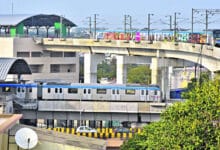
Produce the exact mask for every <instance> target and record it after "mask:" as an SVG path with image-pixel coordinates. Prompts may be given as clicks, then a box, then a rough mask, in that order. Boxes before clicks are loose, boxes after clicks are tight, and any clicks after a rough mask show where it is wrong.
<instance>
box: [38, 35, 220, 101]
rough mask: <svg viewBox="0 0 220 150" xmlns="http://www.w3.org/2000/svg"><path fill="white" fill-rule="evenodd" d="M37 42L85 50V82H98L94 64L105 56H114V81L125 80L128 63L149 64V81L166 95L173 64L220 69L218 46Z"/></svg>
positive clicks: (49, 47) (65, 40)
mask: <svg viewBox="0 0 220 150" xmlns="http://www.w3.org/2000/svg"><path fill="white" fill-rule="evenodd" d="M36 43H38V44H39V45H42V46H43V47H44V49H45V50H49V51H68V52H70V51H71V52H72V51H74V52H80V53H84V57H85V59H84V82H85V83H96V82H97V64H98V63H100V62H101V61H102V60H104V59H105V56H113V57H115V58H116V59H117V79H116V81H117V83H119V84H122V83H126V74H127V72H126V65H127V64H132V63H134V64H150V67H151V70H152V75H151V81H152V84H158V85H160V87H161V88H162V91H163V92H164V93H166V96H167V98H168V97H169V88H170V87H169V86H170V85H169V83H170V81H169V80H170V76H171V74H172V67H177V66H182V67H186V66H197V65H201V66H203V67H204V68H206V69H208V70H209V71H210V72H211V76H212V77H214V74H215V73H216V72H218V71H219V70H220V59H219V58H220V48H217V47H213V46H210V45H201V44H192V43H181V42H179V43H177V42H161V41H154V42H153V43H152V42H149V41H141V42H138V43H137V42H135V41H123V40H115V41H114V40H113V41H109V40H107V41H106V40H94V39H69V38H40V39H36Z"/></svg>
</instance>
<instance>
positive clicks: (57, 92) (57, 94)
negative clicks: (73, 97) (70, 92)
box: [54, 88, 64, 99]
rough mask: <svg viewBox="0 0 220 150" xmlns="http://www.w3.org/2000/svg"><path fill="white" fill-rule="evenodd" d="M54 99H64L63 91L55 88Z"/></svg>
mask: <svg viewBox="0 0 220 150" xmlns="http://www.w3.org/2000/svg"><path fill="white" fill-rule="evenodd" d="M54 98H55V99H64V94H63V89H62V88H55V89H54Z"/></svg>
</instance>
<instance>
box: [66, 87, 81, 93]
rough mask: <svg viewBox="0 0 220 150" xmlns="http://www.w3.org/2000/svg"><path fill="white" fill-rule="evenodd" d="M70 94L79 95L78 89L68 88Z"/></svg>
mask: <svg viewBox="0 0 220 150" xmlns="http://www.w3.org/2000/svg"><path fill="white" fill-rule="evenodd" d="M84 90H85V89H84ZM68 93H74V94H77V93H78V89H77V88H68Z"/></svg>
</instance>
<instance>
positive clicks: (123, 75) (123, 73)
mask: <svg viewBox="0 0 220 150" xmlns="http://www.w3.org/2000/svg"><path fill="white" fill-rule="evenodd" d="M116 59H117V66H116V67H117V69H116V71H117V74H116V83H117V84H126V83H127V65H126V64H125V56H116Z"/></svg>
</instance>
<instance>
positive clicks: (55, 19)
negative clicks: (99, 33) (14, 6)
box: [0, 14, 76, 36]
mask: <svg viewBox="0 0 220 150" xmlns="http://www.w3.org/2000/svg"><path fill="white" fill-rule="evenodd" d="M32 27H34V28H35V29H36V30H37V35H38V34H39V28H41V27H44V28H46V31H47V35H48V30H49V28H51V27H54V28H55V31H57V33H58V30H62V31H61V32H60V31H59V33H62V34H63V35H66V28H67V29H68V30H70V28H72V27H76V24H74V23H73V22H72V21H70V20H68V19H67V18H65V17H63V16H58V15H46V14H39V15H21V14H17V15H16V14H15V15H0V31H1V30H5V33H4V34H9V35H11V36H15V35H17V34H19V35H22V34H27V35H28V29H29V28H32ZM24 28H25V31H26V32H24ZM68 32H69V31H68ZM0 33H1V32H0Z"/></svg>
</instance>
